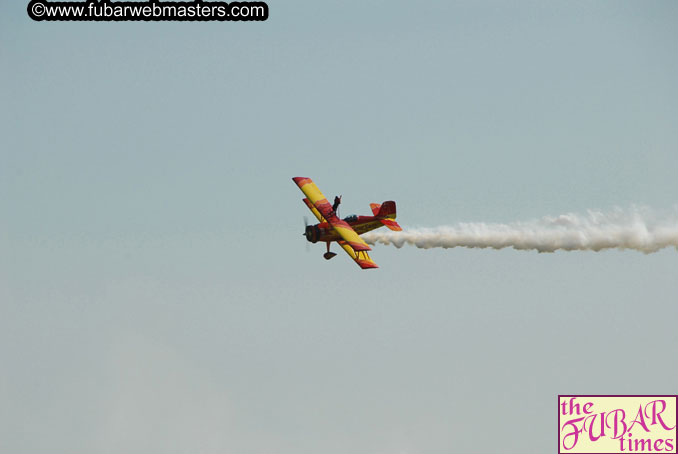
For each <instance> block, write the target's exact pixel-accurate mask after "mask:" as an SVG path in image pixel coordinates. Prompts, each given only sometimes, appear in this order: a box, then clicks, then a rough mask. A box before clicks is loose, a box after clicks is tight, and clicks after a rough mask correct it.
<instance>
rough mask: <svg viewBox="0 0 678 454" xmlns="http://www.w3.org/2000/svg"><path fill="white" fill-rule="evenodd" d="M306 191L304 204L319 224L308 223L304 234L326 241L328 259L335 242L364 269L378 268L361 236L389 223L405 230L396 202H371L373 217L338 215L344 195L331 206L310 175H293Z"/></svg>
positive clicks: (333, 254)
mask: <svg viewBox="0 0 678 454" xmlns="http://www.w3.org/2000/svg"><path fill="white" fill-rule="evenodd" d="M292 180H294V182H295V183H296V184H297V186H299V189H301V192H303V193H304V195H305V196H306V198H304V199H303V200H304V203H305V204H306V206H307V207H308V209H309V210H311V212H312V213H313V215H314V216H315V217H316V218H318V221H319V222H320V224H316V225H307V226H306V231H305V232H304V236H305V237H306V240H307V241H309V242H311V243H317V242H318V241H323V242H325V243H327V252H325V254H323V257H325V259H326V260H329V259H331V258H332V257H334V256H335V255H337V254H335V253H334V252H330V243H332V242H333V241H336V242H337V243H338V244H339V246H341V247H342V249H343V250H344V251H346V253H347V254H348V255H349V256H350V257H351V258H352V259H353V260H354V261H355V262H356V263H357V264H358V266H360V268H362V269H369V268H379V267H378V266H377V264H376V263H374V261H373V260H372V259H371V258H370V256H369V255H368V254H367V251H371V250H372V249H371V248H370V246H369V245H368V244H367V243H365V241H364V240H363V239H362V238H360V234H362V233H365V232H369V231H370V230H374V229H377V228H379V227H382V226H386V227H388V228H389V229H391V230H396V231H400V230H402V229H401V228H400V226H399V225H398V223H397V222H396V221H395V217H396V204H395V202H393V201H388V202H384V203H382V204H381V205H380V204H378V203H370V208H372V214H373V216H356V215H351V216H347V217H345V218H344V219H341V218H339V216H338V215H337V208H338V206H339V203H340V202H341V197H335V198H334V204H333V205H330V202H328V200H327V198H325V196H324V195H323V193H322V192H320V189H318V187H317V186H316V185H315V183H314V182H313V181H312V180H311V179H310V178H304V177H296V178H292Z"/></svg>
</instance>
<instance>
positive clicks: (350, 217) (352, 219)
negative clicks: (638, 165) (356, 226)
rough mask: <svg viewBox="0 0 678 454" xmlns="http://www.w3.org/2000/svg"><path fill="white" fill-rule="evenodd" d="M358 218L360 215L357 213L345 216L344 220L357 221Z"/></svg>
mask: <svg viewBox="0 0 678 454" xmlns="http://www.w3.org/2000/svg"><path fill="white" fill-rule="evenodd" d="M357 220H358V215H355V214H352V215H350V216H346V217H345V218H344V221H346V222H355V221H357Z"/></svg>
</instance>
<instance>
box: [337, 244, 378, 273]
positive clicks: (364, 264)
mask: <svg viewBox="0 0 678 454" xmlns="http://www.w3.org/2000/svg"><path fill="white" fill-rule="evenodd" d="M338 243H339V246H341V247H342V248H343V249H344V250H345V251H346V253H347V254H348V255H350V256H351V258H352V259H353V260H355V262H356V263H357V264H358V266H359V267H360V268H362V269H364V270H365V269H368V268H379V267H378V266H377V264H376V263H374V261H372V259H371V258H370V256H369V255H367V251H358V252H356V251H354V250H353V248H352V247H351V246H349V245H348V244H347V243H346V241H338Z"/></svg>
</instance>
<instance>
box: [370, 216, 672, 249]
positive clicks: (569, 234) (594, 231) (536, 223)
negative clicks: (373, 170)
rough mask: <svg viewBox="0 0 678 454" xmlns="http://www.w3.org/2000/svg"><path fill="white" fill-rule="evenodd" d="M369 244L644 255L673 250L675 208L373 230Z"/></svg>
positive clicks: (426, 247) (424, 247)
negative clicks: (613, 251)
mask: <svg viewBox="0 0 678 454" xmlns="http://www.w3.org/2000/svg"><path fill="white" fill-rule="evenodd" d="M361 236H362V238H363V239H364V240H365V241H366V242H367V243H369V244H376V243H380V244H386V245H393V246H395V247H397V248H401V247H402V246H403V245H404V244H411V245H413V246H416V247H418V248H422V249H429V248H436V247H440V248H454V247H467V248H493V249H502V248H506V247H512V248H514V249H520V250H536V251H539V252H553V251H556V250H558V249H563V250H566V251H600V250H603V249H613V248H617V249H634V250H636V251H640V252H644V253H646V254H649V253H651V252H656V251H658V250H660V249H662V248H665V247H669V246H675V247H676V249H678V210H674V211H673V212H671V213H668V214H665V215H663V216H661V217H658V216H657V215H655V214H653V213H652V212H651V211H650V210H649V209H647V208H639V207H633V208H632V209H630V210H626V211H624V210H621V209H616V210H614V211H612V212H609V213H602V212H599V211H588V214H587V215H586V216H581V215H576V214H563V215H560V216H556V217H544V218H542V219H538V220H533V221H528V222H513V223H510V224H487V223H483V222H476V223H459V224H456V225H452V226H441V227H436V228H416V229H405V230H404V231H403V232H393V231H374V232H368V233H366V234H364V235H361Z"/></svg>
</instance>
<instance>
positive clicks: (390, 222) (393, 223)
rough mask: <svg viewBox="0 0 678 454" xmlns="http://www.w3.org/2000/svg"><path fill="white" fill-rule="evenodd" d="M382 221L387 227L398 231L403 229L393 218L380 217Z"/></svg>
mask: <svg viewBox="0 0 678 454" xmlns="http://www.w3.org/2000/svg"><path fill="white" fill-rule="evenodd" d="M380 221H381V223H382V224H384V225H385V226H386V227H388V228H389V229H391V230H395V231H396V232H400V231H402V230H403V228H402V227H400V226H399V225H398V223H397V222H396V221H394V220H392V219H380Z"/></svg>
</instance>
